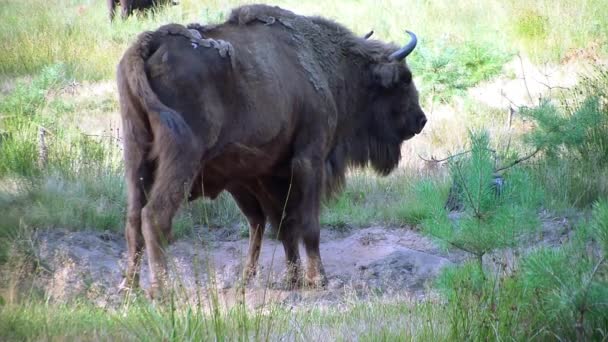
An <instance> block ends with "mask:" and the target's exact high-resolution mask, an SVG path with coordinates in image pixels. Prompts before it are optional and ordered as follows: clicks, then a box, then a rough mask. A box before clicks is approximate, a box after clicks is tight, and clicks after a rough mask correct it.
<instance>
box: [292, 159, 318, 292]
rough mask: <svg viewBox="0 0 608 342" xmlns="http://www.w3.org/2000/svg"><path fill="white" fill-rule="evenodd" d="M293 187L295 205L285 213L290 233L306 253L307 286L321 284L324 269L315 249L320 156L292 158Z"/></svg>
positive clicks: (316, 245) (316, 241) (316, 244)
mask: <svg viewBox="0 0 608 342" xmlns="http://www.w3.org/2000/svg"><path fill="white" fill-rule="evenodd" d="M292 170H293V186H295V187H296V189H298V192H299V194H300V198H299V201H298V203H297V205H295V206H294V207H291V208H293V212H290V213H289V215H290V216H291V217H292V218H293V219H292V221H293V224H294V227H293V232H294V233H296V234H299V235H300V236H301V237H302V239H303V242H304V247H305V248H306V256H307V265H306V266H307V267H306V274H305V281H306V284H307V285H309V286H314V287H318V286H324V285H325V283H326V277H325V270H324V268H323V263H322V262H321V253H320V251H319V240H320V225H319V213H320V200H321V192H322V191H321V190H322V188H321V187H322V180H323V171H322V170H323V165H322V159H320V158H316V157H309V158H303V157H300V158H296V159H294V160H293V161H292Z"/></svg>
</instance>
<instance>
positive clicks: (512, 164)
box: [418, 147, 541, 173]
mask: <svg viewBox="0 0 608 342" xmlns="http://www.w3.org/2000/svg"><path fill="white" fill-rule="evenodd" d="M540 150H541V148H540V147H539V148H537V149H536V150H535V151H534V152H532V153H530V154H529V155H527V156H525V157H521V158H518V159H516V160H514V161H512V162H511V163H509V164H507V165H505V166H501V167H499V168H496V169H495V170H494V173H497V172H500V171H504V170H506V169H509V168H511V167H513V166H515V165H517V164H519V163H522V162H524V161H526V160H528V159H530V158H532V157H534V156H535V155H536V154H538V152H540ZM488 151H490V152H492V154H493V155H494V158H496V151H495V150H492V149H488ZM471 152H472V150H468V151H464V152H459V153H456V154H454V155H451V156H449V157H446V158H442V159H437V158H435V157H433V156H431V158H430V159H427V158H424V157H422V156H421V155H418V158H420V159H422V160H424V161H425V162H428V163H443V162H446V161H450V160H452V159H454V158H456V157H459V156H462V155H464V154H467V153H471Z"/></svg>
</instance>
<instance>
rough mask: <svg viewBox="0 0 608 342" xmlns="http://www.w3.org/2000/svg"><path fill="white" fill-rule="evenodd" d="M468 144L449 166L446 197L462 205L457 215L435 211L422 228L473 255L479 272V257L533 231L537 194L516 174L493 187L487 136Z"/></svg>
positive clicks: (523, 175)
mask: <svg viewBox="0 0 608 342" xmlns="http://www.w3.org/2000/svg"><path fill="white" fill-rule="evenodd" d="M470 140H471V150H470V153H469V154H462V155H460V156H456V157H455V158H453V159H452V160H451V161H450V173H451V175H452V179H453V182H454V186H453V188H452V196H453V197H454V198H455V200H456V201H457V202H458V203H460V204H461V205H462V215H460V216H459V218H458V220H450V219H449V218H448V215H447V212H446V209H445V208H444V207H438V208H435V213H434V215H433V216H432V217H431V218H429V219H426V220H424V221H423V222H422V224H423V228H424V231H425V232H426V233H427V234H429V235H431V236H433V237H436V238H439V239H440V241H443V242H445V243H447V244H449V245H453V246H456V247H458V248H460V249H463V250H465V251H467V252H469V253H471V254H473V255H475V256H476V257H477V258H478V261H479V266H480V267H481V265H482V263H481V262H482V257H483V256H484V255H485V254H487V253H489V252H491V251H493V250H495V249H498V248H504V247H509V246H514V245H515V244H516V243H518V242H519V239H520V238H521V237H522V236H523V235H525V234H526V233H527V232H529V231H530V230H531V229H533V228H534V227H536V226H537V224H538V219H537V218H536V215H535V211H536V208H537V207H538V206H539V204H540V201H541V199H542V192H541V191H540V190H539V189H538V188H537V187H535V186H534V185H533V182H532V178H531V177H529V176H528V175H527V174H526V173H525V172H523V171H518V170H512V171H511V172H510V173H509V174H508V175H505V176H504V178H505V180H504V183H501V184H497V183H496V182H495V174H494V161H493V156H492V150H491V149H490V146H489V136H488V135H487V133H471V135H470ZM431 195H432V193H429V196H431Z"/></svg>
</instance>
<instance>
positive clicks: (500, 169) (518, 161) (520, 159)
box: [494, 147, 541, 172]
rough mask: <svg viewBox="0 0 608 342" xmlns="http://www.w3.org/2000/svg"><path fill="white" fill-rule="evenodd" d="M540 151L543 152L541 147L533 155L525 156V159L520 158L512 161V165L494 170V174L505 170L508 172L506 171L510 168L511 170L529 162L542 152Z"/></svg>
mask: <svg viewBox="0 0 608 342" xmlns="http://www.w3.org/2000/svg"><path fill="white" fill-rule="evenodd" d="M540 150H541V148H540V147H538V148H536V150H535V151H534V152H532V153H531V154H529V155H527V156H525V157H521V158H518V159H516V160H514V161H512V162H511V163H509V164H508V165H505V166H502V167H499V168H498V169H496V170H494V172H500V171H504V170H506V169H508V168H511V167H513V166H515V165H517V164H519V163H521V162H524V161H526V160H528V159H530V158H532V157H534V156H535V155H536V154H537V153H538V152H540Z"/></svg>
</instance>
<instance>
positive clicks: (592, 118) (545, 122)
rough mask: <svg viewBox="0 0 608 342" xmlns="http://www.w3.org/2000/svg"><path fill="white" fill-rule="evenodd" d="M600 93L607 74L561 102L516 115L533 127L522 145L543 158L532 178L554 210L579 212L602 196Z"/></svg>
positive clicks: (604, 133)
mask: <svg viewBox="0 0 608 342" xmlns="http://www.w3.org/2000/svg"><path fill="white" fill-rule="evenodd" d="M606 89H608V71H607V70H604V69H598V70H596V72H595V73H594V74H593V76H590V77H587V78H585V79H584V80H583V82H582V84H581V85H580V86H578V87H577V89H575V90H574V91H573V92H572V93H570V96H569V98H568V99H564V100H563V101H561V103H556V102H551V101H544V102H542V103H541V105H540V106H538V107H534V108H525V109H523V110H522V114H523V116H524V117H526V118H529V119H531V120H532V121H533V122H534V123H535V124H536V128H535V129H534V130H533V131H531V132H530V133H528V134H527V135H526V136H525V137H524V138H525V140H526V141H527V142H529V143H530V144H532V145H533V146H535V147H536V148H539V149H541V150H542V151H543V152H544V154H545V156H546V158H544V160H543V161H542V162H541V163H540V164H539V165H538V169H537V172H538V173H537V177H538V179H539V182H540V183H541V184H543V185H544V187H545V188H546V189H547V192H548V193H549V194H551V198H552V202H555V203H558V204H557V205H559V203H565V204H562V206H563V205H566V206H568V205H575V206H578V207H584V206H587V205H589V204H591V203H593V202H594V201H596V200H597V199H598V198H601V197H603V196H606V195H608V106H607V105H606V99H608V92H607V90H606ZM575 94H576V95H578V97H577V98H574V99H572V97H574V96H575Z"/></svg>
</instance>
